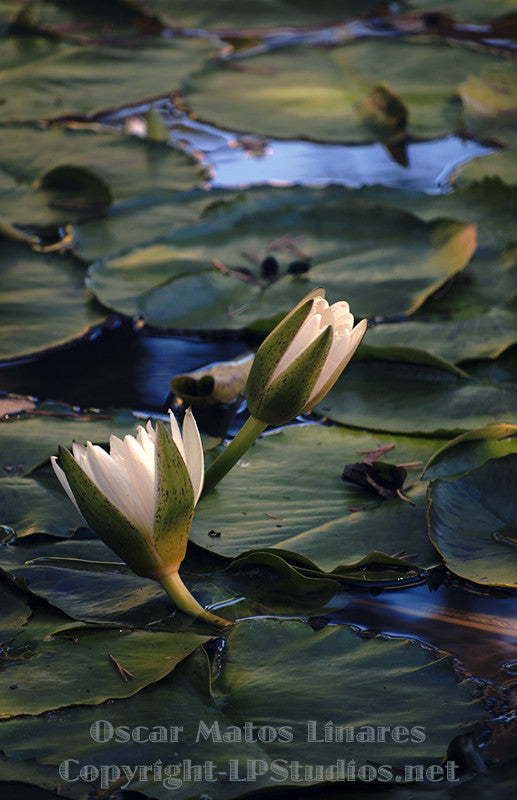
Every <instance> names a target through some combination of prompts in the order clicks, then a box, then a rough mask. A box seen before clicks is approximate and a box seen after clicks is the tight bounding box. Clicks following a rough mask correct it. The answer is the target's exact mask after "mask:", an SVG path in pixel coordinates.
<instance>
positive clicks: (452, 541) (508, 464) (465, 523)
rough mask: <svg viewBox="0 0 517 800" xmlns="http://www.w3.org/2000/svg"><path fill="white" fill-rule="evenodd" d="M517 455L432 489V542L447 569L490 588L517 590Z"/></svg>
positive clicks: (430, 491)
mask: <svg viewBox="0 0 517 800" xmlns="http://www.w3.org/2000/svg"><path fill="white" fill-rule="evenodd" d="M516 465H517V455H515V454H510V455H507V456H503V457H501V458H497V459H492V460H490V461H487V463H486V464H484V465H483V466H482V467H479V468H478V469H476V470H472V471H471V472H467V473H466V474H464V475H462V476H460V477H459V478H457V480H455V481H444V480H440V479H437V480H435V481H433V482H432V483H431V485H430V488H429V536H430V539H431V541H432V542H433V544H434V545H435V546H436V548H437V549H438V550H439V551H440V553H441V555H442V556H443V558H444V560H445V562H446V564H447V565H448V567H449V568H450V569H451V570H452V571H453V572H454V573H456V574H457V575H460V576H461V577H463V578H467V579H468V580H471V581H474V582H475V583H480V584H483V585H485V586H508V587H512V588H514V587H515V586H516V585H517V581H516V570H517V549H516V548H517V527H516V525H515V519H516V508H515V505H516V497H517V490H516V487H515V482H516V477H517V470H516Z"/></svg>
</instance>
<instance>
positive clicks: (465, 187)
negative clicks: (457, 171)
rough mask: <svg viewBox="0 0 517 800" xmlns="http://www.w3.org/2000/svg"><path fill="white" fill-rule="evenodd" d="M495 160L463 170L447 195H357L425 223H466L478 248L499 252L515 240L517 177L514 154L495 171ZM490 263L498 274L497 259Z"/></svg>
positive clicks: (375, 191) (376, 191)
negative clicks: (473, 226) (446, 219)
mask: <svg viewBox="0 0 517 800" xmlns="http://www.w3.org/2000/svg"><path fill="white" fill-rule="evenodd" d="M494 159H496V156H488V157H487V158H486V159H485V158H483V159H480V160H479V161H478V162H473V163H472V164H471V165H470V166H468V167H466V168H465V170H464V173H463V176H460V177H459V180H458V185H457V186H455V187H454V191H451V192H450V193H449V194H445V195H430V194H425V193H424V192H416V191H410V190H400V189H390V188H384V187H382V186H375V187H366V188H363V189H360V190H359V191H358V194H357V196H358V199H362V200H363V202H365V203H367V204H368V205H370V204H371V205H373V206H374V207H375V206H376V205H378V204H382V205H384V206H393V207H394V208H399V209H400V208H404V209H406V210H407V211H410V212H411V213H413V214H416V215H417V216H419V217H420V218H421V219H423V220H426V221H430V220H433V219H437V218H440V217H454V218H456V219H465V220H469V222H471V223H475V224H476V225H477V238H478V243H479V245H480V246H483V247H485V246H489V247H492V248H494V249H497V250H499V249H500V248H501V247H503V246H505V245H510V244H513V243H514V241H515V215H516V213H517V185H516V184H517V175H516V174H514V173H513V165H514V164H515V160H516V159H515V154H514V153H513V154H511V158H510V166H509V165H507V163H506V161H504V160H503V161H502V164H501V166H500V168H499V169H498V168H497V166H496V165H497V161H496V160H494ZM493 160H494V161H493ZM492 163H494V167H492V166H491V164H492ZM499 173H500V174H499ZM470 175H471V176H472V177H470V178H469V176H470ZM451 188H452V187H451ZM491 261H492V264H493V266H492V268H491V271H493V270H494V268H495V269H497V272H499V267H498V266H496V265H497V264H498V256H495V257H494V255H491Z"/></svg>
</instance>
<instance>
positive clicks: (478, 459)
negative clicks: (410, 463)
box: [423, 424, 517, 480]
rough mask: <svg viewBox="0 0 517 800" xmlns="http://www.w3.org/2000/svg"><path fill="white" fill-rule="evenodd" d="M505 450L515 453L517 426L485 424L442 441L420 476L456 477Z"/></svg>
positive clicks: (501, 454) (501, 453)
mask: <svg viewBox="0 0 517 800" xmlns="http://www.w3.org/2000/svg"><path fill="white" fill-rule="evenodd" d="M508 453H517V425H504V424H501V425H487V426H486V427H484V428H479V429H478V430H475V431H469V432H468V433H464V434H462V435H461V436H458V437H457V438H456V439H453V440H452V441H450V442H447V444H444V446H443V447H441V448H440V449H439V450H438V451H437V452H436V453H434V454H433V455H432V456H431V458H430V459H429V461H428V462H427V464H426V466H425V470H424V473H423V477H424V478H427V479H431V480H432V479H433V478H447V479H451V478H458V477H459V476H460V475H463V474H464V473H465V472H470V470H472V469H476V468H477V467H481V466H483V464H485V463H486V462H487V461H489V460H490V459H492V458H500V457H501V456H505V455H507V454H508Z"/></svg>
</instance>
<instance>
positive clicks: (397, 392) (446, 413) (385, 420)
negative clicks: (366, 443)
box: [315, 358, 517, 437]
mask: <svg viewBox="0 0 517 800" xmlns="http://www.w3.org/2000/svg"><path fill="white" fill-rule="evenodd" d="M408 404H410V408H409V410H408ZM315 410H316V411H317V412H318V413H320V414H323V415H325V416H327V417H329V418H330V419H332V420H334V421H336V422H341V423H343V424H345V425H354V426H357V427H361V428H373V429H376V430H383V431H393V432H404V433H406V434H410V433H411V434H419V435H422V434H424V435H427V436H433V435H434V436H449V437H450V436H455V435H459V434H460V433H464V432H465V431H466V430H468V429H471V428H480V427H483V426H485V425H489V424H491V423H493V422H506V421H507V420H511V419H514V418H515V416H516V414H517V385H516V384H515V383H500V384H497V383H493V384H490V383H488V382H487V381H485V380H481V379H480V380H476V379H474V378H472V379H469V378H461V377H459V376H456V375H453V374H452V373H451V372H449V371H446V370H444V369H439V368H436V367H432V366H428V365H423V364H416V363H411V362H410V361H407V362H403V361H399V362H398V363H397V362H393V361H383V360H378V359H371V360H370V359H366V358H365V359H363V360H354V361H352V363H351V364H349V365H348V367H347V368H346V370H345V371H344V373H343V374H342V375H341V377H340V378H339V380H338V381H337V383H336V384H335V385H334V387H333V388H332V389H331V390H330V392H329V394H328V395H327V396H326V397H325V398H324V399H323V400H322V401H321V403H319V404H318V405H317V406H316V408H315Z"/></svg>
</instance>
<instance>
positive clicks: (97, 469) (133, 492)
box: [52, 409, 204, 576]
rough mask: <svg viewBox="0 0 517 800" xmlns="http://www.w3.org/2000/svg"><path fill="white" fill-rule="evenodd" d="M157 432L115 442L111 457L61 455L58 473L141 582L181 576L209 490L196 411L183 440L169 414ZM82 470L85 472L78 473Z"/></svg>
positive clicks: (55, 462) (76, 449)
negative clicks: (198, 507) (170, 573)
mask: <svg viewBox="0 0 517 800" xmlns="http://www.w3.org/2000/svg"><path fill="white" fill-rule="evenodd" d="M169 416H170V434H171V435H170V436H169V435H168V434H167V433H166V432H165V429H164V428H163V426H162V425H161V423H159V424H158V426H157V428H156V430H155V429H154V428H153V426H152V424H151V422H148V423H147V426H146V428H144V427H142V426H139V427H138V430H137V435H136V437H135V436H125V437H124V439H119V438H118V437H117V436H113V435H112V436H111V437H110V452H109V453H107V452H106V450H104V449H103V448H102V447H100V446H99V445H94V444H92V443H91V442H88V443H87V444H86V446H84V445H81V444H79V443H78V442H74V443H73V447H72V453H73V454H72V453H70V452H69V451H67V450H65V449H64V448H60V454H59V459H58V458H56V457H53V458H52V466H53V468H54V471H55V473H56V475H57V477H58V479H59V481H60V483H61V485H62V486H63V488H64V490H65V491H66V493H67V495H68V496H69V498H70V500H71V501H72V502H73V503H74V505H75V506H76V508H77V509H78V511H79V512H80V513H81V514H82V516H83V517H84V519H85V520H86V522H87V523H88V524H89V525H90V526H91V527H92V529H93V530H94V531H95V532H96V533H97V534H98V535H99V537H100V538H101V539H103V541H104V542H105V543H106V544H107V545H108V546H109V547H111V548H112V549H113V550H114V551H115V552H116V553H117V555H119V556H120V557H121V558H123V559H124V561H126V563H127V564H128V565H129V566H130V567H131V568H132V569H133V570H134V571H135V572H137V573H138V574H140V575H146V576H156V575H159V574H160V573H161V572H163V571H167V570H174V569H175V570H177V569H178V568H179V565H180V563H181V561H182V560H183V557H184V555H185V549H186V545H187V539H188V533H189V530H190V524H191V521H192V515H193V512H194V506H195V504H196V503H197V501H198V499H199V496H200V494H201V489H202V487H203V475H204V462H203V447H202V444H201V437H200V435H199V431H198V429H197V425H196V421H195V419H194V416H193V415H192V412H191V410H190V409H188V410H187V411H186V413H185V418H184V422H183V435H182V434H181V432H180V429H179V427H178V423H177V422H176V418H175V417H174V415H173V414H172V412H169ZM78 468H79V469H78Z"/></svg>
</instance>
